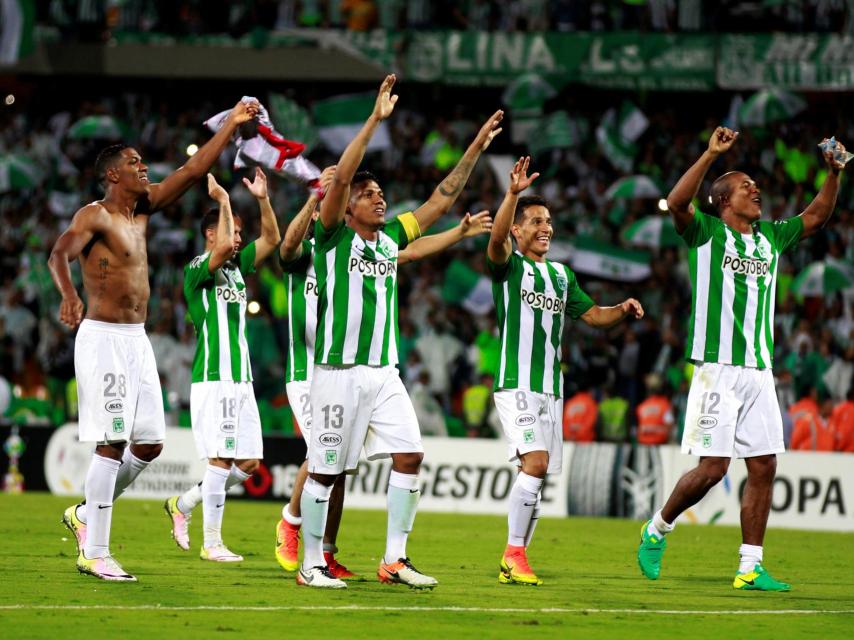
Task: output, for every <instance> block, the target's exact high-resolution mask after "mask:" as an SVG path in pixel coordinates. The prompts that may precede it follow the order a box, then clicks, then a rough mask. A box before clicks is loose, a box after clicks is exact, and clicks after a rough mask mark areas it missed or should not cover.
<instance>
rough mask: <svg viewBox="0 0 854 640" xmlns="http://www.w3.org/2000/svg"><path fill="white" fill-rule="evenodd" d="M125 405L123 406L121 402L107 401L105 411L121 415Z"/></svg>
mask: <svg viewBox="0 0 854 640" xmlns="http://www.w3.org/2000/svg"><path fill="white" fill-rule="evenodd" d="M124 408H125V406H124V404H122V401H121V400H107V402H106V403H105V404H104V409H106V410H107V411H109V412H110V413H121V412H122V411H124Z"/></svg>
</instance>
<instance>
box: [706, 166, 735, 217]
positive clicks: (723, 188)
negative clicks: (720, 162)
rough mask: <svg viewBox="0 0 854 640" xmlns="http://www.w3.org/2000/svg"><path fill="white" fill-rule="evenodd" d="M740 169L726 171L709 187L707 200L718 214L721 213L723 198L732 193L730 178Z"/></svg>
mask: <svg viewBox="0 0 854 640" xmlns="http://www.w3.org/2000/svg"><path fill="white" fill-rule="evenodd" d="M739 173H741V171H728V172H726V173H725V174H723V175H722V176H721V177H719V178H718V179H717V180H715V181H714V182H713V183H712V188H711V189H709V200H711V203H712V206H713V207H714V208H715V211H717V213H718V216H720V214H721V205H722V203H723V199H724V198H727V199H728V198H729V196H730V194H731V193H732V179H733V177H734V176H735V175H736V174H739Z"/></svg>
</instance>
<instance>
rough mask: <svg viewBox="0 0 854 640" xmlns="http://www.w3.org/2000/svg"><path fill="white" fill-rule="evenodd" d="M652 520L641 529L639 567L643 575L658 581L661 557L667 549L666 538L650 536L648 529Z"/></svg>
mask: <svg viewBox="0 0 854 640" xmlns="http://www.w3.org/2000/svg"><path fill="white" fill-rule="evenodd" d="M651 522H652V520H647V521H646V522H644V524H643V526H642V527H641V539H640V545H639V546H638V565H640V569H641V573H643V574H644V575H645V576H646V577H647V578H649V579H650V580H657V579H658V574H659V572H660V571H661V556H662V555H663V554H664V550H665V549H666V548H667V540H665V539H664V536H653V535H650V533H649V531H647V529H648V528H649V525H650V523H651Z"/></svg>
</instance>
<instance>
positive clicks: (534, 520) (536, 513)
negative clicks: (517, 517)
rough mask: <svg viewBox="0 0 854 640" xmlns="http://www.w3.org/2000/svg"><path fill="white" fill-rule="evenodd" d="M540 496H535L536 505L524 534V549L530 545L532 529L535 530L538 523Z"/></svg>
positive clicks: (532, 535)
mask: <svg viewBox="0 0 854 640" xmlns="http://www.w3.org/2000/svg"><path fill="white" fill-rule="evenodd" d="M541 501H542V500H541V497H540V495H537V504H535V505H534V511H533V513H531V522H530V524H528V531H527V532H526V533H525V548H526V549H527V548H528V545H530V544H531V538H533V537H534V529H536V528H537V522H539V521H540V502H541Z"/></svg>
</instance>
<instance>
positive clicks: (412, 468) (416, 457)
mask: <svg viewBox="0 0 854 640" xmlns="http://www.w3.org/2000/svg"><path fill="white" fill-rule="evenodd" d="M422 460H424V454H423V453H420V452H417V451H413V452H410V453H395V454H393V455H392V469H394V470H395V471H397V472H398V473H408V474H410V475H414V474H416V473H418V470H419V469H420V468H421V461H422Z"/></svg>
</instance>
